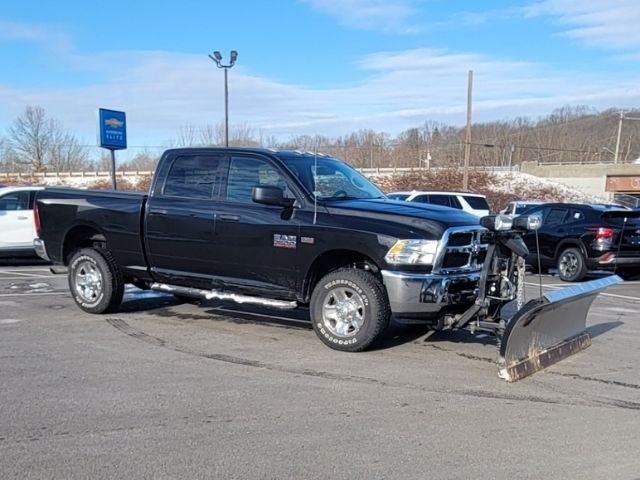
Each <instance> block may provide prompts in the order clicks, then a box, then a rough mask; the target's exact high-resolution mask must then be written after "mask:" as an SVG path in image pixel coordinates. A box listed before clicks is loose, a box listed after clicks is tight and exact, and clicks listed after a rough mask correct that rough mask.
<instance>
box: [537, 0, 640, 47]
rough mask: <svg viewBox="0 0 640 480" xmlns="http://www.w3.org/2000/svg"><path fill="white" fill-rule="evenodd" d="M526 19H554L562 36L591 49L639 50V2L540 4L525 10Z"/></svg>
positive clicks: (550, 0) (549, 0)
mask: <svg viewBox="0 0 640 480" xmlns="http://www.w3.org/2000/svg"><path fill="white" fill-rule="evenodd" d="M525 12H526V14H527V15H529V16H540V15H549V16H553V17H556V18H557V19H558V21H559V22H560V24H562V25H564V26H565V27H566V29H565V30H564V31H563V33H562V34H563V35H565V36H566V37H568V38H571V39H575V40H578V41H581V42H583V43H584V44H586V45H588V46H592V47H601V48H607V49H612V50H624V51H627V50H637V49H638V48H640V28H638V23H639V21H640V2H639V1H638V0H588V1H585V0H543V1H540V2H536V3H534V4H532V5H530V6H528V7H526V8H525Z"/></svg>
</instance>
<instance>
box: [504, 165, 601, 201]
mask: <svg viewBox="0 0 640 480" xmlns="http://www.w3.org/2000/svg"><path fill="white" fill-rule="evenodd" d="M492 190H494V191H496V192H502V193H514V192H522V197H523V200H527V198H526V192H530V191H537V192H540V191H544V190H548V191H549V198H538V200H544V201H549V202H552V201H556V198H557V196H558V195H560V196H561V197H562V198H563V200H564V201H565V202H574V203H599V202H606V201H607V200H606V199H605V198H603V197H597V196H593V195H588V194H586V193H584V192H582V191H580V190H577V189H575V188H571V187H569V186H567V185H565V184H563V183H558V182H555V181H553V180H549V179H547V178H542V177H536V176H534V175H530V174H528V173H521V172H493V183H492ZM551 192H553V194H552V193H551Z"/></svg>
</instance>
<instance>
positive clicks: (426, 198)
mask: <svg viewBox="0 0 640 480" xmlns="http://www.w3.org/2000/svg"><path fill="white" fill-rule="evenodd" d="M413 201H414V202H418V203H430V202H429V195H419V196H417V197H415V198H414V199H413Z"/></svg>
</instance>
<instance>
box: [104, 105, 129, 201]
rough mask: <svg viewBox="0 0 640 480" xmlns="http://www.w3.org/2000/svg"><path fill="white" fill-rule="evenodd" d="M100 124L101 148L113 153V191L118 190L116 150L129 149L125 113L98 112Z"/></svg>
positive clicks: (113, 111)
mask: <svg viewBox="0 0 640 480" xmlns="http://www.w3.org/2000/svg"><path fill="white" fill-rule="evenodd" d="M98 122H99V132H100V146H101V147H102V148H106V149H108V150H109V151H110V152H111V182H112V184H113V189H114V190H117V189H118V185H117V183H116V155H115V151H116V150H123V149H125V148H127V119H126V115H125V113H124V112H118V111H116V110H107V109H105V108H100V109H99V110H98Z"/></svg>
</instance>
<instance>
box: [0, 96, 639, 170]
mask: <svg viewBox="0 0 640 480" xmlns="http://www.w3.org/2000/svg"><path fill="white" fill-rule="evenodd" d="M626 115H627V116H628V117H640V110H635V111H629V112H627V113H626ZM618 122H619V113H618V111H617V110H614V109H609V110H605V111H596V110H594V109H592V108H589V107H585V106H565V107H562V108H558V109H556V110H554V111H553V112H552V113H551V114H549V115H546V116H544V117H541V118H539V119H537V120H533V119H531V118H528V117H517V118H513V119H507V120H502V121H495V122H483V123H475V124H474V125H473V128H472V138H473V141H472V143H473V144H472V150H471V152H472V153H471V164H472V165H477V166H504V167H506V166H511V165H519V164H521V163H522V162H529V161H533V162H540V163H580V162H585V163H589V162H612V161H613V158H614V150H615V145H616V140H617V132H618ZM621 133H622V134H621V138H620V148H619V161H620V162H629V161H633V160H635V159H636V158H638V157H640V122H637V121H632V120H624V121H623V128H622V132H621ZM229 137H230V138H229V143H230V145H232V146H245V147H254V146H264V147H270V148H277V149H291V150H302V151H310V152H314V151H318V152H322V153H326V154H330V155H334V156H336V157H338V158H342V159H344V160H345V161H347V162H349V163H350V164H351V165H354V166H356V167H453V168H455V167H457V166H460V165H461V164H462V161H463V158H464V146H465V144H464V139H465V129H464V127H458V126H452V125H447V124H444V123H441V122H436V121H432V120H427V121H425V122H424V123H423V124H422V125H421V126H417V127H414V128H409V129H407V130H405V131H403V132H401V133H400V134H399V135H397V136H395V137H393V136H391V135H390V134H388V133H385V132H377V131H374V130H368V129H361V130H358V131H355V132H352V133H348V134H345V135H342V136H339V137H326V136H318V135H316V136H312V135H292V136H291V137H290V138H289V139H287V140H282V139H278V138H275V137H273V136H268V135H265V134H264V133H263V132H262V131H261V130H259V129H258V130H256V129H254V128H252V127H251V126H250V125H247V124H240V125H233V126H232V127H231V128H230V132H229ZM223 143H224V126H223V124H222V123H218V124H215V125H205V126H202V127H197V126H194V125H186V126H183V127H181V128H179V129H178V131H177V132H176V135H175V136H174V137H173V138H171V139H169V140H168V141H167V142H166V147H167V148H169V147H190V146H220V145H223ZM95 151H96V149H95V146H92V145H83V144H82V143H81V142H80V141H79V140H78V138H77V137H76V136H75V135H73V134H72V133H70V132H68V131H67V130H65V129H64V128H63V126H62V125H61V124H60V122H59V121H57V120H55V119H53V118H49V117H48V116H47V114H46V112H45V110H44V109H43V108H41V107H39V106H29V107H27V108H26V109H25V111H24V113H23V114H22V115H21V116H19V117H18V118H16V119H15V121H14V122H13V123H12V124H11V125H10V126H9V127H8V128H7V129H6V131H5V132H4V133H0V171H3V172H18V171H19V172H43V171H49V172H65V171H79V170H107V169H108V168H109V158H108V156H107V155H106V154H99V155H96V154H95ZM160 153H161V149H159V148H158V147H149V148H147V149H142V150H139V151H137V153H136V154H135V155H134V156H133V157H131V158H130V160H128V161H126V162H122V163H120V164H119V169H122V170H152V169H153V168H154V165H155V162H156V161H157V159H158V157H159V155H160Z"/></svg>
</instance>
